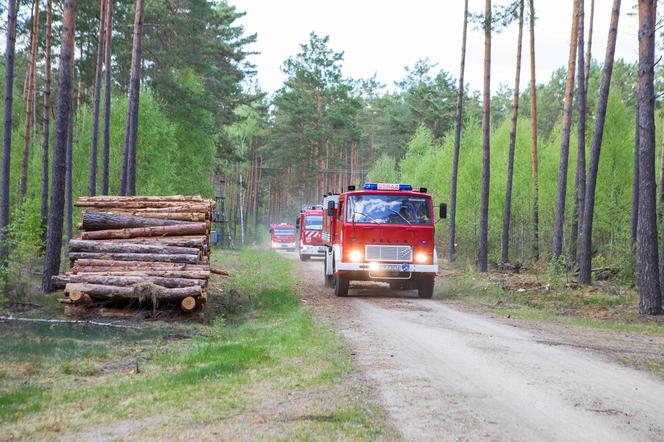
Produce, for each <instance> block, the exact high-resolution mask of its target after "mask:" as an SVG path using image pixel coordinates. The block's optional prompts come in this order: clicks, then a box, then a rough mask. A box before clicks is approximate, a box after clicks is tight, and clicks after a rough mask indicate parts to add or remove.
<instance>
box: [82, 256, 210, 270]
mask: <svg viewBox="0 0 664 442" xmlns="http://www.w3.org/2000/svg"><path fill="white" fill-rule="evenodd" d="M76 267H90V268H99V269H100V268H109V269H113V271H115V270H119V269H124V270H128V271H134V272H138V271H144V270H171V271H181V272H184V271H195V272H196V271H200V272H209V271H210V266H209V265H208V264H189V263H176V262H148V261H120V260H113V259H96V258H80V259H78V260H77V261H76V262H75V263H74V268H76ZM98 271H110V270H98Z"/></svg>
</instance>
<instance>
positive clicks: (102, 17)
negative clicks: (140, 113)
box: [88, 0, 107, 196]
mask: <svg viewBox="0 0 664 442" xmlns="http://www.w3.org/2000/svg"><path fill="white" fill-rule="evenodd" d="M106 3H107V2H106V0H99V41H98V42H97V61H96V65H95V91H94V98H93V101H92V142H91V143H90V169H89V173H88V195H89V196H95V195H96V194H97V159H98V154H99V107H100V102H101V97H100V95H101V70H102V69H101V68H102V64H103V63H104V44H105V43H106Z"/></svg>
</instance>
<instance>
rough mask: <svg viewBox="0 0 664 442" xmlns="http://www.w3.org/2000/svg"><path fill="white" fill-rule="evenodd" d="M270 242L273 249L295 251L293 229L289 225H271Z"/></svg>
mask: <svg viewBox="0 0 664 442" xmlns="http://www.w3.org/2000/svg"><path fill="white" fill-rule="evenodd" d="M270 240H271V241H272V248H273V249H277V250H278V249H281V250H284V249H285V250H288V251H289V252H293V251H295V227H293V226H292V225H290V224H286V223H281V224H272V225H271V226H270Z"/></svg>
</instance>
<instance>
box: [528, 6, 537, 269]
mask: <svg viewBox="0 0 664 442" xmlns="http://www.w3.org/2000/svg"><path fill="white" fill-rule="evenodd" d="M529 5H530V22H529V28H530V187H531V193H532V210H533V243H532V257H533V259H534V260H535V261H537V260H538V259H539V172H538V162H537V81H536V78H535V0H529Z"/></svg>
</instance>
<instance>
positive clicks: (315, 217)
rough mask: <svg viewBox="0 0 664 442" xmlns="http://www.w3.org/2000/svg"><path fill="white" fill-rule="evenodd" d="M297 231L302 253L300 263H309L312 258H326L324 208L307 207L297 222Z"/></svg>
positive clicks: (303, 209)
mask: <svg viewBox="0 0 664 442" xmlns="http://www.w3.org/2000/svg"><path fill="white" fill-rule="evenodd" d="M295 229H296V230H297V232H298V235H297V238H298V240H297V244H298V250H299V252H300V261H308V260H309V258H311V257H312V256H324V255H325V250H326V249H325V246H324V245H323V238H322V235H321V233H322V230H323V206H320V205H317V206H305V207H303V208H302V210H300V214H299V215H298V217H297V219H296V220H295Z"/></svg>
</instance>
